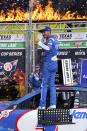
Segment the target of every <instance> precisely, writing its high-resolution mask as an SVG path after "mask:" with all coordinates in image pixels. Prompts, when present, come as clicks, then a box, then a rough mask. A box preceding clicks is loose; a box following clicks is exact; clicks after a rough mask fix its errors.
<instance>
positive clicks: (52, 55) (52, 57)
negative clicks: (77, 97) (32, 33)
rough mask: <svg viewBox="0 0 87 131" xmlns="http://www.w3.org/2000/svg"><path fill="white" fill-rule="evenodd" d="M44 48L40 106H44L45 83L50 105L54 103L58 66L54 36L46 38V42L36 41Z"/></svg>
mask: <svg viewBox="0 0 87 131" xmlns="http://www.w3.org/2000/svg"><path fill="white" fill-rule="evenodd" d="M38 44H39V45H40V46H41V47H42V48H43V49H44V66H43V80H42V88H41V99H40V106H42V107H43V106H46V97H47V85H48V87H49V90H50V105H56V88H55V75H56V71H57V68H58V64H57V63H58V61H57V53H58V49H59V44H58V40H57V39H56V37H55V36H50V37H49V38H47V39H46V44H42V43H40V42H39V43H38Z"/></svg>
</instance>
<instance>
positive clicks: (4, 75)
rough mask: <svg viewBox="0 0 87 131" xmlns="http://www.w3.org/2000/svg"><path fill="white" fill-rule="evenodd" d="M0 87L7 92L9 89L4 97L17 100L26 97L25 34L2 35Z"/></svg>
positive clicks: (0, 40)
mask: <svg viewBox="0 0 87 131" xmlns="http://www.w3.org/2000/svg"><path fill="white" fill-rule="evenodd" d="M0 86H1V87H2V88H1V90H3V89H4V91H5V92H6V91H7V89H8V91H7V92H6V93H4V97H7V96H9V97H11V98H12V99H15V98H16V97H17V96H18V97H23V96H24V95H25V41H24V34H1V35H0ZM3 87H4V88H3ZM8 93H9V94H8ZM0 96H3V95H2V94H0Z"/></svg>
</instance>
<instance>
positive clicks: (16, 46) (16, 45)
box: [0, 42, 25, 49]
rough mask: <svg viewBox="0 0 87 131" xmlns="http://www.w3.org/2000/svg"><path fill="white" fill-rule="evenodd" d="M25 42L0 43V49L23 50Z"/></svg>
mask: <svg viewBox="0 0 87 131" xmlns="http://www.w3.org/2000/svg"><path fill="white" fill-rule="evenodd" d="M24 48H25V42H15V43H14V42H0V49H24Z"/></svg>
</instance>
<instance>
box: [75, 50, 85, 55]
mask: <svg viewBox="0 0 87 131" xmlns="http://www.w3.org/2000/svg"><path fill="white" fill-rule="evenodd" d="M75 55H86V54H85V52H83V51H82V52H78V51H77V52H75Z"/></svg>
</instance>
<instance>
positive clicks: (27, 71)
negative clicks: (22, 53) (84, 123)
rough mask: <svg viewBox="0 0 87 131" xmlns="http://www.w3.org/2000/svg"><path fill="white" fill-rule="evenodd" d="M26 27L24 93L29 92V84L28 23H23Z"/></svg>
mask: <svg viewBox="0 0 87 131" xmlns="http://www.w3.org/2000/svg"><path fill="white" fill-rule="evenodd" d="M25 27H26V34H25V38H26V39H25V41H26V66H25V71H26V73H25V74H26V75H25V86H26V90H25V91H26V94H27V93H28V92H29V90H28V89H29V87H28V86H29V85H28V79H29V32H28V24H26V25H25Z"/></svg>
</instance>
